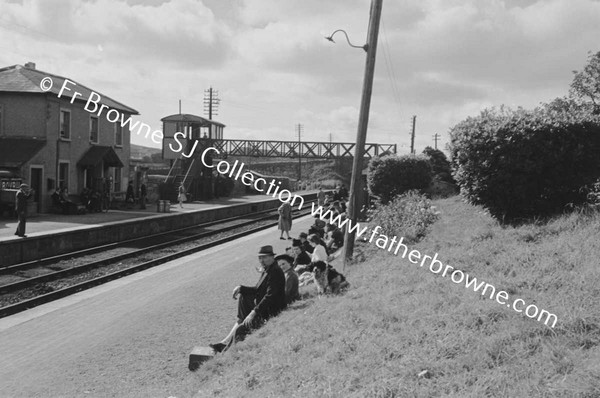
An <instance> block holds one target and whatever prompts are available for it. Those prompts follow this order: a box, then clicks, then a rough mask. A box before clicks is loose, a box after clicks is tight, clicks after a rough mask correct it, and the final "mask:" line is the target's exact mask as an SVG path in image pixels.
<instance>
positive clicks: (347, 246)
mask: <svg viewBox="0 0 600 398" xmlns="http://www.w3.org/2000/svg"><path fill="white" fill-rule="evenodd" d="M382 6H383V0H372V1H371V11H370V18H369V30H368V33H367V44H365V45H364V46H362V47H361V46H355V45H353V44H352V43H350V40H349V39H348V35H347V34H346V32H344V31H343V30H336V31H335V32H333V33H332V34H331V36H329V37H326V39H327V40H329V41H332V42H333V35H334V34H335V33H337V32H343V33H344V35H345V36H346V40H347V41H348V44H349V45H350V46H352V47H355V48H362V49H363V50H365V51H366V52H367V59H366V65H365V77H364V80H363V90H362V99H361V102H360V113H359V116H358V130H357V133H356V149H355V151H354V160H353V162H352V182H351V184H350V200H349V203H348V218H349V219H350V222H351V224H346V225H347V226H350V225H352V226H354V225H356V223H357V222H358V218H359V216H360V208H359V207H358V203H359V201H358V197H359V195H360V194H361V191H362V190H361V180H360V179H361V171H362V164H363V157H364V152H365V142H366V139H367V127H368V124H369V109H370V107H371V93H372V91H373V75H374V73H375V56H376V53H377V36H378V33H379V20H380V19H381V9H382ZM355 232H356V230H355V229H353V230H352V231H350V228H348V227H347V228H346V234H345V237H344V265H343V269H344V270H345V269H346V264H347V263H348V262H349V260H351V259H352V254H353V252H354V239H355Z"/></svg>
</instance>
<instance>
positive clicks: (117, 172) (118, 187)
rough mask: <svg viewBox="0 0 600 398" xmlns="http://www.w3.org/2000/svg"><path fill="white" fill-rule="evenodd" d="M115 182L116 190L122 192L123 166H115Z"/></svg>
mask: <svg viewBox="0 0 600 398" xmlns="http://www.w3.org/2000/svg"><path fill="white" fill-rule="evenodd" d="M113 181H114V183H115V192H121V168H120V167H115V177H114V179H113Z"/></svg>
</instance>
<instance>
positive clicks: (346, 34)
mask: <svg viewBox="0 0 600 398" xmlns="http://www.w3.org/2000/svg"><path fill="white" fill-rule="evenodd" d="M337 32H342V33H343V34H344V36H346V41H347V42H348V44H349V45H350V47H354V48H362V49H363V50H365V52H367V50H368V49H369V45H368V44H365V45H364V46H355V45H354V44H352V43H350V38H348V33H346V31H345V30H343V29H338V30H336V31H335V32H333V33H332V34H331V35H329V36H326V37H325V38H326V39H327V40H329V41H330V42H332V43H335V41H333V35H335V34H336V33H337Z"/></svg>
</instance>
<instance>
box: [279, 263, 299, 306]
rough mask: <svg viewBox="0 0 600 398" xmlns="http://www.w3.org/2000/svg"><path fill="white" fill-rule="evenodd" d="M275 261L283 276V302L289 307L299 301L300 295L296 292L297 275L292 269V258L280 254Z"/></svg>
mask: <svg viewBox="0 0 600 398" xmlns="http://www.w3.org/2000/svg"><path fill="white" fill-rule="evenodd" d="M275 261H277V264H278V265H279V268H281V270H282V271H283V273H284V274H285V301H286V303H287V304H288V305H289V304H291V303H293V302H294V301H296V300H299V299H300V293H299V292H298V274H297V273H296V272H295V271H294V269H293V268H292V264H293V262H294V258H293V257H291V256H288V255H287V254H281V255H279V256H277V257H275Z"/></svg>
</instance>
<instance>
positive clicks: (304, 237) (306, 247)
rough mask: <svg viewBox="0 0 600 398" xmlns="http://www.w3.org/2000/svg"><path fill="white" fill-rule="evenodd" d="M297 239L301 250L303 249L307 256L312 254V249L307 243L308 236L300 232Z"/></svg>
mask: <svg viewBox="0 0 600 398" xmlns="http://www.w3.org/2000/svg"><path fill="white" fill-rule="evenodd" d="M298 239H299V240H300V242H301V243H302V248H303V249H304V251H305V252H307V253H308V254H312V252H313V250H314V248H313V247H312V246H311V245H310V242H309V241H308V234H307V233H306V232H301V233H300V235H299V236H298Z"/></svg>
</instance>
